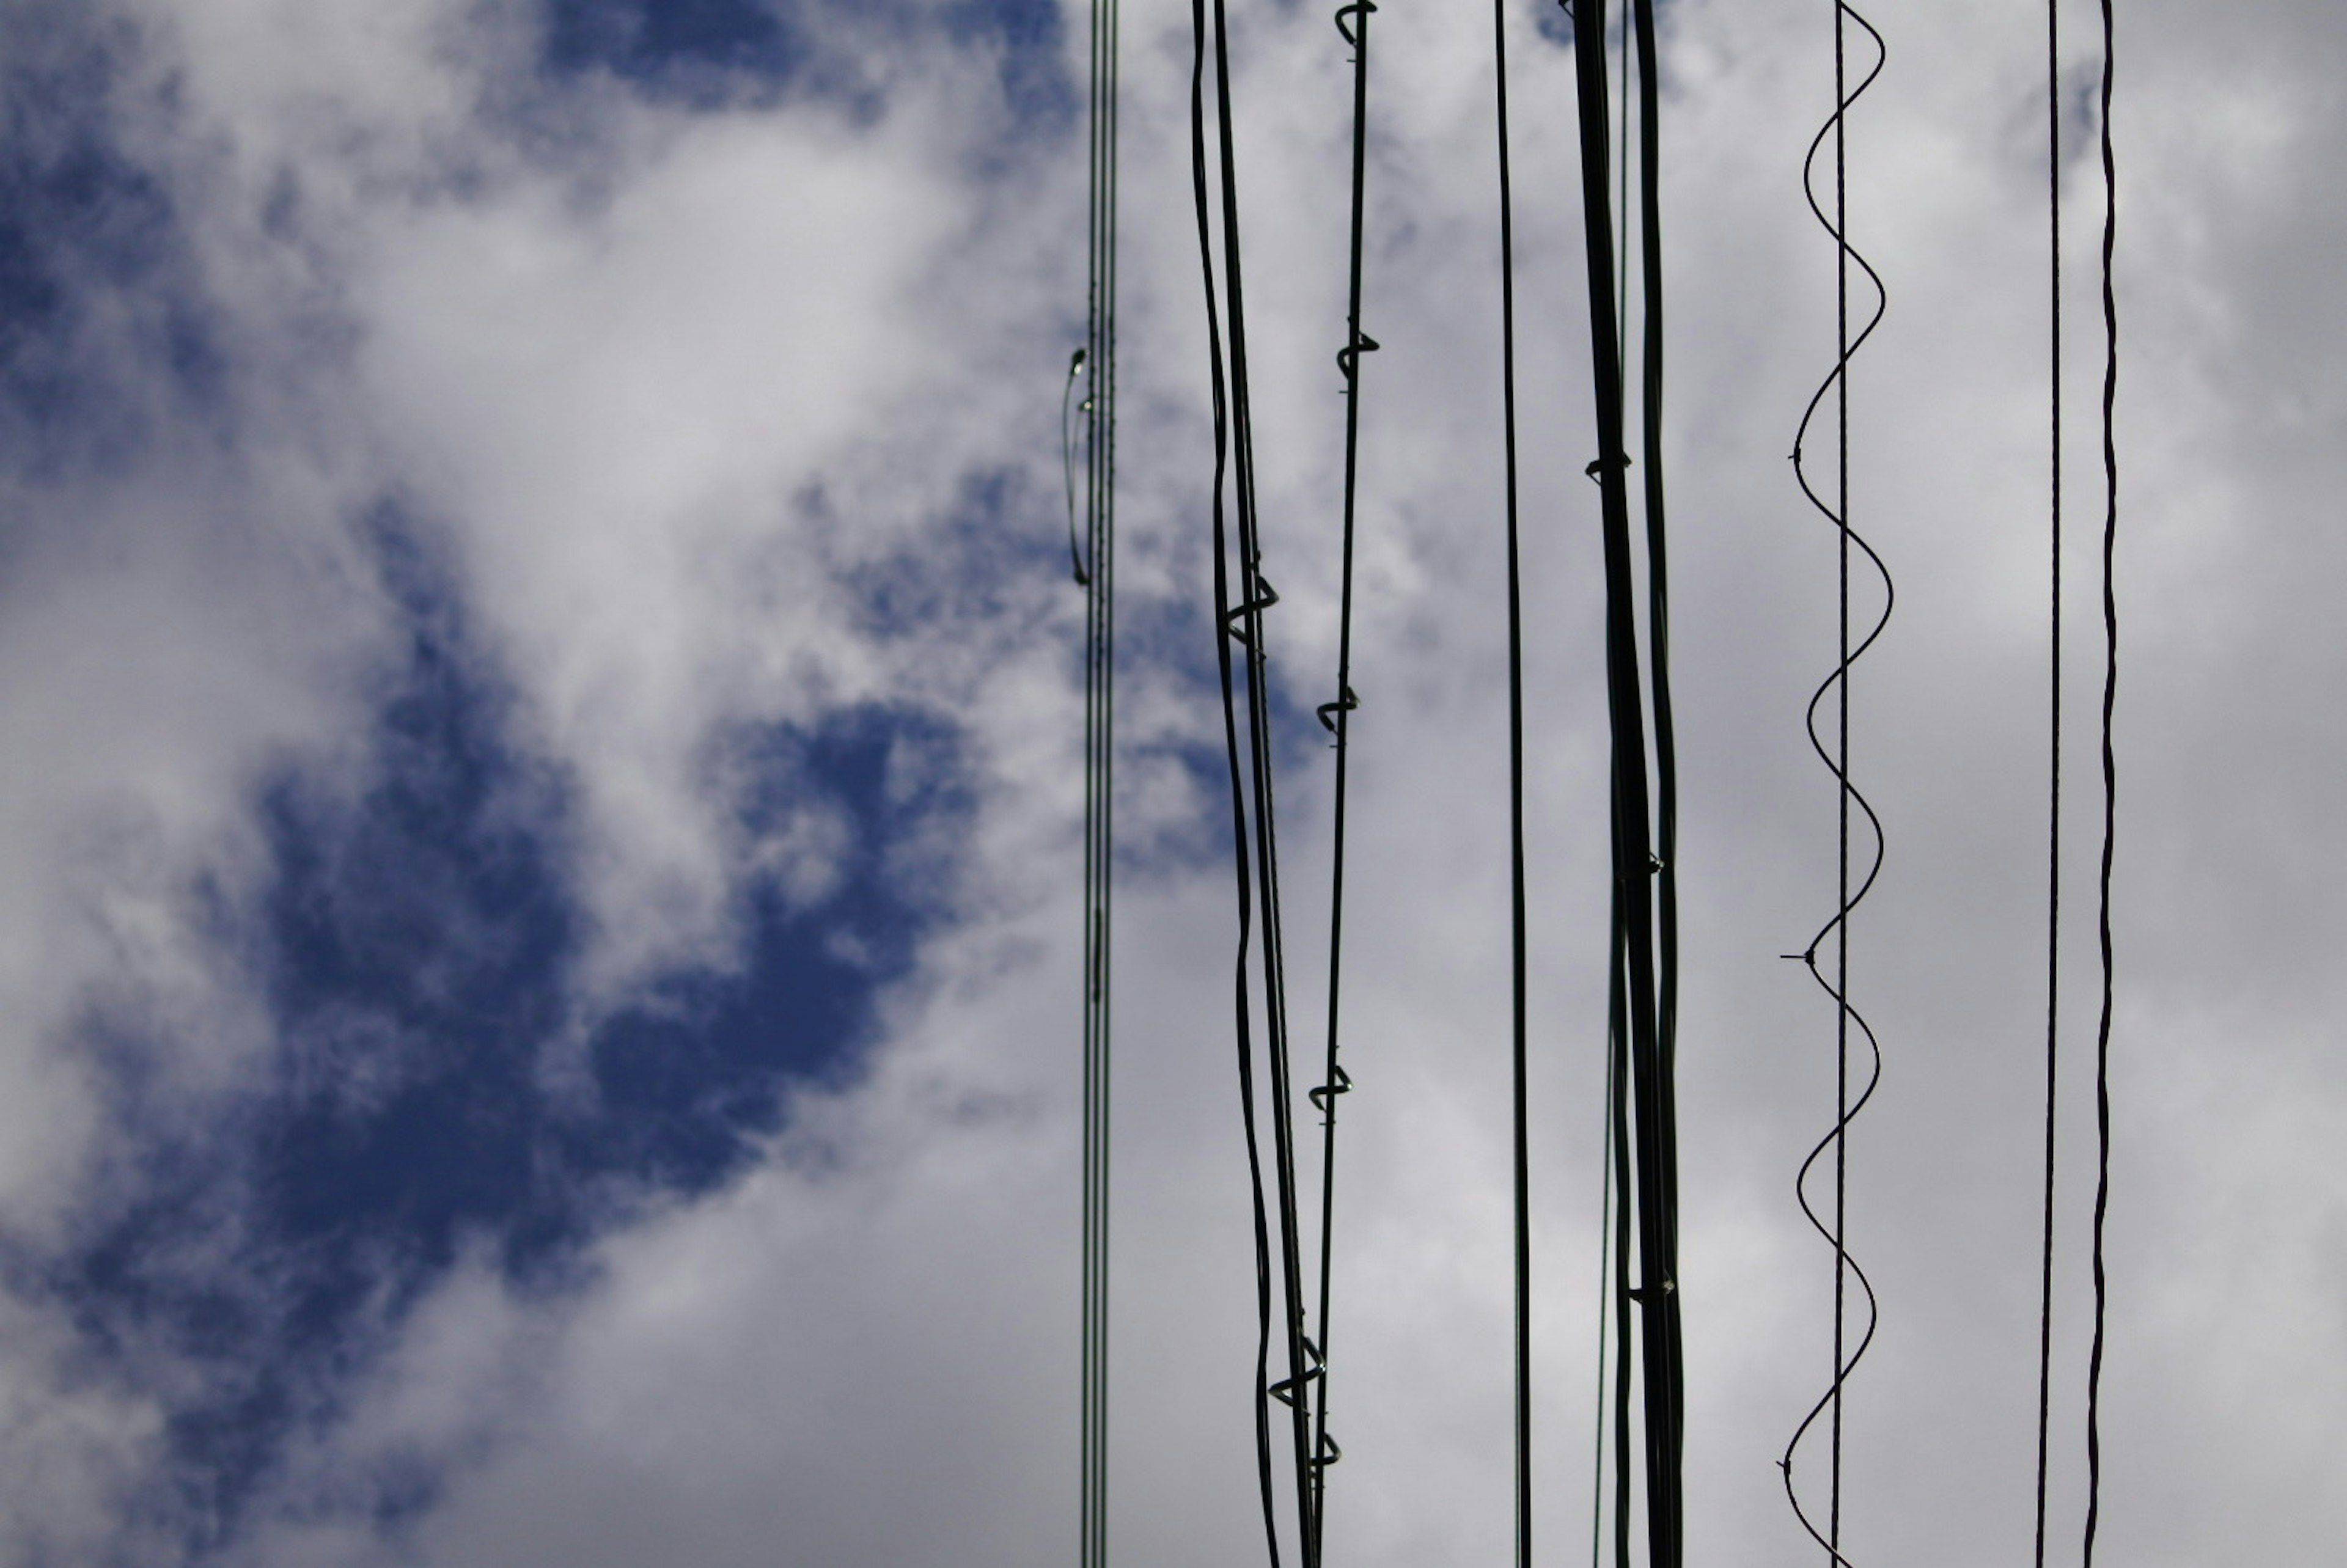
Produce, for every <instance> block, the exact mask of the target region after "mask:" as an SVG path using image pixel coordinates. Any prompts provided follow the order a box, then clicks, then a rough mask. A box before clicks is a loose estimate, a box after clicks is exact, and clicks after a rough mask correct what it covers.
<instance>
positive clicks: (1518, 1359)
mask: <svg viewBox="0 0 2347 1568" xmlns="http://www.w3.org/2000/svg"><path fill="white" fill-rule="evenodd" d="M1491 77H1492V83H1493V89H1492V97H1493V107H1494V111H1495V119H1496V121H1497V130H1498V140H1499V153H1500V406H1501V449H1502V453H1503V456H1504V458H1505V462H1506V484H1507V543H1508V918H1509V931H1510V933H1511V945H1510V949H1509V997H1510V1013H1509V1020H1510V1023H1509V1047H1508V1061H1509V1071H1510V1075H1511V1078H1510V1082H1511V1097H1510V1106H1511V1111H1512V1120H1511V1131H1512V1140H1513V1143H1512V1175H1513V1183H1512V1194H1513V1221H1514V1228H1513V1233H1512V1236H1513V1243H1514V1250H1513V1260H1512V1261H1513V1284H1514V1317H1513V1328H1514V1334H1515V1342H1514V1351H1515V1355H1514V1361H1515V1366H1514V1373H1515V1427H1514V1432H1515V1444H1514V1454H1515V1527H1516V1536H1515V1539H1516V1568H1532V1102H1531V1094H1530V1090H1529V1078H1530V1061H1529V1054H1528V1050H1527V1037H1526V1030H1525V1018H1524V1011H1525V1003H1526V991H1527V985H1526V975H1527V968H1526V955H1525V946H1526V940H1527V932H1526V927H1525V918H1524V630H1523V572H1522V554H1521V552H1520V550H1519V548H1518V529H1517V489H1516V209H1515V189H1514V182H1513V179H1512V173H1511V169H1510V164H1511V158H1510V148H1509V134H1508V16H1507V5H1506V0H1492V3H1491ZM1601 1332H1602V1330H1601Z"/></svg>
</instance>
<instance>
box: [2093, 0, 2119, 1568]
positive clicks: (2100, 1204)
mask: <svg viewBox="0 0 2347 1568" xmlns="http://www.w3.org/2000/svg"><path fill="white" fill-rule="evenodd" d="M2112 32H2113V22H2112V16H2111V0H2103V83H2102V133H2103V134H2102V143H2103V145H2102V154H2103V258H2102V260H2103V277H2102V282H2103V733H2102V742H2103V862H2102V877H2101V886H2100V897H2099V899H2098V900H2097V902H2098V906H2099V907H2098V909H2097V919H2096V925H2097V927H2098V931H2099V935H2100V938H2101V946H2102V960H2103V977H2102V978H2103V1005H2102V1019H2101V1022H2100V1023H2099V1024H2098V1025H2097V1026H2096V1030H2095V1143H2096V1148H2095V1153H2096V1165H2095V1336H2094V1345H2093V1348H2092V1349H2091V1350H2090V1351H2089V1352H2088V1355H2087V1359H2086V1558H2085V1568H2095V1528H2096V1524H2097V1523H2098V1522H2099V1520H2100V1511H2101V1505H2102V1485H2103V1432H2102V1390H2103V1319H2104V1314H2105V1309H2106V1305H2107V1303H2106V1296H2107V1287H2106V1280H2105V1278H2104V1274H2103V1222H2104V1219H2105V1217H2106V1215H2107V1214H2108V1213H2109V1210H2110V1200H2111V991H2112V968H2111V855H2112V848H2113V844H2114V840H2115V838H2116V827H2117V821H2118V764H2117V761H2116V757H2115V755H2114V754H2113V752H2112V748H2111V717H2112V714H2113V712H2115V711H2116V708H2117V705H2118V692H2119V604H2118V597H2117V591H2116V589H2115V587H2114V586H2113V584H2112V568H2113V567H2114V565H2116V559H2117V555H2118V530H2119V452H2118V441H2117V436H2116V433H2115V431H2114V430H2113V427H2112V425H2113V420H2112V416H2113V415H2115V414H2116V412H2117V405H2118V395H2119V308H2118V297H2117V295H2116V293H2115V292H2113V290H2112V285H2111V260H2112V254H2113V251H2115V249H2116V246H2117V243H2118V164H2117V161H2116V158H2115V157H2114V156H2113V152H2112V148H2111V77H2112V62H2111V56H2112V47H2111V46H2112V36H2111V35H2112Z"/></svg>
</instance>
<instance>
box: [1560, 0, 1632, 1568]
mask: <svg viewBox="0 0 2347 1568" xmlns="http://www.w3.org/2000/svg"><path fill="white" fill-rule="evenodd" d="M1560 4H1562V0H1560ZM1565 10H1566V14H1567V15H1570V14H1571V11H1572V8H1571V6H1569V5H1568V6H1566V7H1565ZM1629 29H1630V17H1629V14H1628V13H1627V12H1626V11H1625V12H1624V13H1623V16H1622V22H1621V26H1620V37H1619V46H1620V54H1621V60H1620V65H1621V81H1620V92H1619V97H1618V99H1617V102H1618V104H1619V108H1618V109H1617V111H1616V112H1617V113H1618V114H1619V115H1620V117H1621V118H1620V132H1619V135H1618V136H1617V137H1616V138H1615V141H1614V145H1615V146H1617V147H1619V148H1621V149H1624V156H1623V157H1621V158H1619V159H1616V160H1615V161H1616V163H1617V165H1618V168H1617V169H1616V171H1615V177H1616V186H1615V196H1616V201H1617V203H1618V206H1619V209H1620V210H1622V211H1624V212H1626V211H1628V210H1629V209H1630V159H1629V158H1628V157H1627V149H1628V148H1629V145H1630V36H1629ZM1629 271H1630V230H1629V226H1628V225H1627V224H1623V225H1621V226H1620V227H1619V228H1618V230H1617V231H1616V232H1615V235H1614V272H1615V275H1616V276H1621V277H1626V276H1628V275H1629ZM1629 337H1630V292H1629V291H1628V290H1627V289H1624V290H1621V291H1620V292H1619V296H1618V298H1617V299H1616V300H1615V302H1614V343H1615V347H1616V352H1617V354H1619V353H1622V352H1624V350H1623V348H1622V345H1624V344H1625V343H1628V342H1629ZM1615 374H1616V375H1617V376H1619V377H1626V376H1627V374H1628V370H1627V368H1626V366H1624V365H1622V364H1620V363H1619V361H1618V360H1617V362H1616V368H1615ZM1620 922H1621V904H1620V901H1619V899H1614V900H1612V901H1610V907H1609V911H1608V915H1607V932H1608V935H1607V938H1606V940H1607V945H1608V950H1609V951H1619V949H1620V948H1621V944H1622V939H1623V938H1622V934H1621V928H1620ZM1609 968H1610V970H1611V979H1610V981H1609V984H1608V986H1607V1009H1606V1035H1605V1100H1604V1105H1603V1107H1602V1110H1603V1111H1604V1115H1603V1117H1602V1119H1601V1120H1602V1121H1603V1122H1604V1132H1603V1133H1602V1135H1601V1136H1600V1139H1599V1156H1598V1158H1599V1167H1600V1172H1599V1176H1598V1226H1597V1284H1598V1290H1597V1419H1596V1423H1595V1425H1596V1437H1595V1440H1594V1444H1593V1448H1594V1452H1593V1453H1592V1455H1591V1460H1590V1470H1591V1476H1590V1482H1589V1490H1590V1499H1589V1563H1590V1568H1597V1564H1598V1563H1599V1561H1600V1559H1601V1556H1602V1553H1603V1551H1604V1536H1605V1475H1606V1469H1607V1467H1606V1463H1605V1434H1606V1406H1607V1402H1608V1398H1609V1393H1610V1397H1611V1399H1612V1401H1613V1403H1614V1405H1615V1406H1616V1407H1617V1411H1618V1415H1617V1419H1616V1420H1615V1422H1614V1430H1615V1432H1616V1433H1617V1434H1618V1440H1617V1443H1616V1447H1617V1449H1618V1450H1619V1452H1618V1453H1617V1455H1616V1460H1617V1462H1616V1463H1615V1465H1614V1467H1613V1468H1614V1478H1615V1493H1616V1495H1615V1497H1614V1557H1615V1561H1616V1563H1617V1568H1629V1561H1630V1514H1629V1496H1630V1460H1629V1448H1628V1443H1629V1413H1628V1412H1629V1399H1630V1358H1629V1339H1628V1337H1627V1334H1626V1330H1625V1331H1624V1334H1623V1335H1622V1336H1621V1337H1620V1339H1619V1344H1618V1348H1617V1349H1616V1354H1615V1357H1614V1365H1613V1366H1612V1368H1611V1369H1610V1376H1609V1368H1608V1366H1607V1362H1606V1348H1607V1344H1608V1334H1607V1330H1608V1328H1609V1327H1610V1325H1611V1323H1612V1321H1613V1320H1614V1318H1615V1317H1616V1314H1615V1313H1614V1305H1615V1303H1614V1296H1615V1294H1616V1292H1617V1291H1618V1290H1619V1289H1621V1288H1622V1287H1623V1286H1626V1285H1627V1283H1628V1280H1629V1265H1628V1262H1627V1261H1626V1257H1625V1258H1624V1260H1622V1261H1619V1262H1617V1261H1616V1259H1615V1258H1614V1244H1615V1238H1616V1237H1617V1236H1618V1237H1620V1238H1622V1241H1623V1243H1624V1245H1627V1240H1628V1235H1629V1232H1628V1228H1627V1219H1626V1215H1625V1216H1624V1218H1623V1219H1622V1221H1621V1223H1619V1224H1617V1223H1616V1215H1615V1213H1614V1211H1615V1208H1616V1205H1617V1204H1619V1205H1621V1206H1622V1207H1623V1208H1624V1209H1625V1210H1626V1207H1627V1205H1628V1203H1629V1185H1628V1184H1627V1183H1626V1182H1622V1183H1616V1182H1615V1181H1614V1161H1615V1157H1616V1155H1617V1153H1624V1151H1623V1149H1622V1146H1621V1145H1619V1144H1617V1143H1616V1142H1615V1138H1614V1131H1615V1123H1616V1122H1617V1121H1623V1120H1624V1119H1625V1118H1624V1116H1623V1115H1617V1112H1618V1111H1619V1109H1620V1106H1619V1102H1618V1101H1617V1096H1618V1095H1620V1094H1622V1093H1625V1092H1626V1091H1627V1088H1626V1080H1625V1079H1624V1077H1623V1075H1622V1074H1621V1073H1620V1072H1619V1071H1617V1069H1618V1068H1619V1066H1620V1062H1619V1060H1618V1059H1619V1057H1620V1054H1621V1051H1622V1049H1623V1043H1624V1042H1623V1037H1622V1009H1623V1006H1624V1001H1623V998H1622V994H1621V993H1622V985H1621V965H1620V964H1618V963H1613V964H1610V965H1609ZM1625 1135H1626V1134H1625ZM1621 1306H1622V1308H1623V1310H1622V1312H1621V1313H1620V1314H1619V1317H1620V1318H1621V1319H1622V1320H1624V1321H1626V1319H1627V1317H1628V1307H1629V1301H1628V1298H1627V1297H1626V1296H1624V1298H1623V1300H1622V1302H1621Z"/></svg>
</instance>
